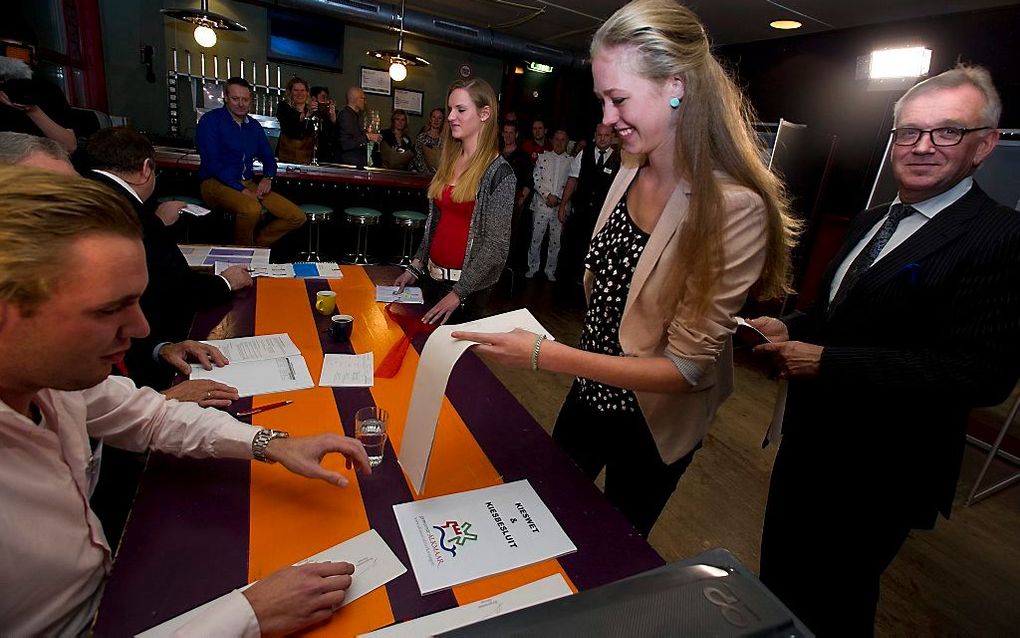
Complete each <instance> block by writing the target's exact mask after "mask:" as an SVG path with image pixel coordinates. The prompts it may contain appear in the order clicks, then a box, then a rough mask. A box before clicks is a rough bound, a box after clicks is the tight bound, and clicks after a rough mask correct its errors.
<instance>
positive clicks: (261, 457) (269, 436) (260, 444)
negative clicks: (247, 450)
mask: <svg viewBox="0 0 1020 638" xmlns="http://www.w3.org/2000/svg"><path fill="white" fill-rule="evenodd" d="M289 436H290V434H288V433H287V432H284V431H283V430H270V429H267V428H260V429H259V431H258V432H256V433H255V438H254V439H252V441H251V455H252V457H254V458H255V460H256V461H262V462H263V463H276V461H274V460H272V459H270V458H267V457H266V447H268V446H269V442H270V441H272V440H273V439H286V438H287V437H289Z"/></svg>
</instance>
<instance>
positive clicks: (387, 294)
mask: <svg viewBox="0 0 1020 638" xmlns="http://www.w3.org/2000/svg"><path fill="white" fill-rule="evenodd" d="M375 300H376V301H382V302H383V303H390V302H393V301H395V302H397V303H425V297H424V296H422V293H421V288H418V287H417V286H408V287H406V288H404V290H403V291H402V292H397V287H396V286H376V287H375Z"/></svg>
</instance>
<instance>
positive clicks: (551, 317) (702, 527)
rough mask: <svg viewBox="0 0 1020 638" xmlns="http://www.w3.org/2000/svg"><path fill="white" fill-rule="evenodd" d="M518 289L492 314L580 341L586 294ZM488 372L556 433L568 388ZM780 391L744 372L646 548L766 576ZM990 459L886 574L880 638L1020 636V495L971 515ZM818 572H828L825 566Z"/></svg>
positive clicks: (543, 287) (974, 464) (546, 287)
mask: <svg viewBox="0 0 1020 638" xmlns="http://www.w3.org/2000/svg"><path fill="white" fill-rule="evenodd" d="M509 282H510V278H509V276H508V275H505V276H504V279H503V280H502V281H501V282H500V285H499V287H498V289H497V291H498V292H497V294H495V295H494V296H493V306H494V309H495V310H509V309H513V308H519V307H522V306H524V307H527V308H528V309H530V310H531V311H532V313H534V314H535V316H537V317H538V319H539V320H540V321H541V322H542V323H543V325H545V326H546V328H548V329H549V330H550V331H551V332H552V333H553V334H554V335H555V336H556V338H557V339H559V340H561V341H563V342H565V343H568V344H572V345H573V344H576V343H577V340H578V337H579V335H580V328H581V320H582V319H583V313H584V305H583V297H582V295H581V292H580V288H579V287H576V286H570V285H566V284H562V283H560V284H551V283H548V282H546V281H544V280H542V279H540V278H539V279H536V280H526V279H523V278H518V279H517V281H516V282H515V284H516V286H515V290H514V291H513V294H512V296H511V294H510V290H509ZM491 367H492V368H493V370H494V372H495V373H496V374H497V375H498V376H499V377H500V378H501V379H502V381H503V382H504V383H505V384H506V386H507V387H508V388H510V390H511V391H512V392H513V393H514V394H515V395H516V396H517V398H518V400H520V402H521V403H522V404H523V405H524V406H525V407H526V408H527V409H528V410H529V411H530V412H531V414H532V415H533V416H534V417H535V419H537V420H538V422H539V423H541V424H542V425H543V426H544V427H545V428H546V429H547V430H551V428H552V424H553V422H554V421H555V418H556V414H557V412H558V411H559V407H560V404H561V403H562V401H563V398H564V397H565V396H566V393H567V389H568V387H569V385H570V382H571V379H569V378H566V377H563V376H559V375H554V374H551V373H545V372H538V373H533V372H531V371H528V370H510V369H507V368H502V367H498V366H491ZM775 394H776V388H775V383H774V382H773V381H770V380H768V379H766V378H764V377H763V376H761V375H760V374H758V373H757V372H754V371H752V370H747V369H738V370H737V384H736V391H735V392H734V394H733V396H732V397H731V398H730V399H729V400H728V401H727V402H726V404H725V405H724V406H723V408H722V409H721V410H720V413H719V414H718V416H717V418H716V421H715V423H714V424H713V426H712V429H711V431H710V432H709V434H708V437H707V439H706V440H705V445H704V448H703V449H702V450H701V451H700V452H698V454H697V455H696V457H695V460H694V463H693V464H692V465H691V467H690V469H689V470H688V471H687V474H686V475H685V476H684V478H683V480H682V481H681V482H680V487H679V488H678V490H677V492H676V493H675V494H674V495H673V498H672V499H671V500H670V502H669V504H668V505H667V507H666V510H665V512H664V513H663V515H662V517H661V518H660V519H659V522H658V523H657V524H656V526H655V529H653V530H652V534H651V536H650V538H649V541H650V542H651V544H652V545H653V546H654V547H655V549H656V550H657V551H658V552H659V554H661V555H662V557H663V558H664V559H666V560H668V561H672V560H677V559H680V558H685V557H688V556H692V555H694V554H697V553H699V552H701V551H702V550H705V549H708V548H713V547H725V548H727V549H729V550H730V551H732V552H733V553H734V554H735V555H736V556H738V557H739V558H740V559H741V560H742V561H743V562H744V563H745V564H746V565H748V566H749V567H750V568H751V569H754V570H757V567H758V559H759V555H758V542H759V537H760V534H761V524H762V516H763V514H764V509H765V498H766V494H767V491H768V480H769V473H770V472H771V469H772V462H773V460H774V458H775V450H774V449H768V450H762V449H761V447H760V443H761V438H762V433H763V432H764V430H765V428H766V426H767V424H768V421H769V419H770V417H771V414H772V407H773V403H774V400H775ZM992 412H993V414H988V415H983V416H987V417H988V418H992V419H994V418H998V422H999V423H1001V417H1002V416H1004V414H1005V409H1004V408H1003V407H999V408H996V409H995V410H994V411H992ZM984 458H985V453H984V452H982V451H980V450H979V449H977V448H974V447H971V446H968V449H967V451H966V456H965V459H964V466H963V473H962V477H961V479H960V485H959V487H958V490H957V502H956V505H955V510H954V514H953V517H952V519H951V520H949V521H946V520H940V521H939V524H938V526H937V527H936V529H935V530H934V531H914V532H913V533H911V535H910V538H909V539H908V540H907V543H906V545H905V546H904V548H903V550H902V551H901V552H900V554H899V556H898V557H897V558H896V560H895V562H894V563H893V564H892V566H891V567H890V569H889V570H888V571H887V573H886V574H885V576H884V578H883V581H882V599H881V602H880V606H879V612H878V621H877V633H878V635H880V636H1016V635H1018V634H1020V604H1018V603H1017V600H1018V594H1020V534H1018V532H1020V507H1018V506H1020V486H1014V487H1012V488H1009V489H1007V490H1006V491H1004V492H1001V493H999V494H996V495H994V496H992V497H990V498H989V499H987V500H985V501H982V502H980V503H978V504H976V505H974V506H972V507H964V506H963V500H964V499H965V498H966V495H967V493H968V492H969V491H970V487H971V485H972V484H973V481H974V479H975V477H976V475H977V473H978V471H979V469H980V466H981V463H982V462H983V460H984ZM1014 469H1015V468H1013V467H1012V466H1009V465H1006V464H999V463H998V462H997V463H996V464H995V465H993V468H992V470H991V473H992V474H994V475H996V476H1002V475H1003V474H1004V473H1006V472H1009V471H1012V470H1014ZM996 471H997V472H998V474H996ZM986 482H987V480H986ZM838 551H839V549H838V548H833V552H838ZM819 569H820V570H822V571H823V573H824V570H825V569H826V566H825V565H824V564H823V565H819ZM832 577H834V578H838V574H835V573H834V574H833V575H832Z"/></svg>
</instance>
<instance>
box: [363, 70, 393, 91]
mask: <svg viewBox="0 0 1020 638" xmlns="http://www.w3.org/2000/svg"><path fill="white" fill-rule="evenodd" d="M361 90H362V91H364V92H365V93H372V94H374V95H390V94H391V93H392V84H391V82H390V72H389V71H387V70H385V69H373V68H372V67H369V66H363V67H361Z"/></svg>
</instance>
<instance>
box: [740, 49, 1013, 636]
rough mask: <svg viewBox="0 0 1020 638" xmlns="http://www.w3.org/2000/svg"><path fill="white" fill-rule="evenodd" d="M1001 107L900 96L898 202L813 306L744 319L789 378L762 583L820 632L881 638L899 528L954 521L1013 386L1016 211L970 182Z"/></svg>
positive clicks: (934, 84) (852, 245)
mask: <svg viewBox="0 0 1020 638" xmlns="http://www.w3.org/2000/svg"><path fill="white" fill-rule="evenodd" d="M1001 110H1002V106H1001V102H1000V101H999V96H998V93H997V92H996V90H995V87H994V85H993V84H992V80H991V77H990V76H989V74H988V72H987V71H986V70H984V69H982V68H980V67H967V66H960V67H957V68H955V69H952V70H950V71H947V72H945V73H942V74H941V75H937V76H935V77H932V78H930V79H928V80H925V81H924V82H921V83H920V84H917V85H916V86H914V87H913V88H912V89H910V90H909V91H907V93H906V94H905V95H904V96H903V98H901V99H900V101H899V102H898V103H897V104H896V110H895V116H894V121H895V127H896V128H894V129H893V131H892V141H893V146H892V157H891V160H892V167H893V174H894V176H895V178H896V182H897V184H898V186H899V194H898V195H897V197H896V199H895V200H893V202H892V204H891V205H890V204H883V205H881V206H878V207H875V208H873V209H871V210H868V211H865V212H864V213H862V214H860V215H858V216H857V217H856V218H855V219H854V220H853V222H852V223H851V225H850V229H849V233H848V236H847V239H846V242H845V243H844V244H843V247H842V249H841V250H840V252H839V254H838V255H837V256H836V258H835V259H834V260H833V261H832V263H830V264H829V268H828V271H827V272H826V275H825V277H824V279H823V280H822V287H821V290H820V293H819V298H818V301H817V302H816V303H815V304H814V305H813V306H812V307H811V308H809V309H808V310H807V311H806V312H803V313H800V312H798V313H795V314H794V315H791V316H788V317H785V318H784V319H783V320H782V321H780V320H778V319H774V318H771V317H761V318H758V319H753V320H751V324H752V325H753V326H754V327H756V328H758V329H759V330H761V331H762V332H764V333H765V334H766V335H767V336H768V337H769V338H770V339H771V340H772V341H773V342H775V343H772V344H765V345H762V346H758V347H757V348H756V349H755V350H756V352H759V353H761V354H763V355H765V356H768V357H770V358H771V360H772V363H773V364H774V365H775V367H776V369H777V370H778V372H779V376H780V377H782V378H788V379H790V382H789V383H790V385H789V398H788V401H787V404H786V414H785V419H784V424H783V426H784V431H783V441H782V445H781V446H780V448H779V454H778V456H777V457H776V462H775V467H774V469H773V471H772V483H771V487H770V490H769V501H768V507H767V510H766V513H765V527H764V530H763V533H762V553H761V579H762V581H763V582H764V583H765V584H766V585H767V586H768V587H769V588H770V589H772V591H774V592H775V593H776V594H777V595H778V596H779V597H780V598H781V599H782V600H783V602H784V603H786V604H787V605H788V606H789V607H790V608H791V609H792V610H793V611H794V613H796V614H797V615H798V616H800V617H801V619H803V620H804V622H805V623H806V624H807V625H808V627H810V628H811V629H812V630H814V631H815V632H816V633H817V634H818V635H820V636H827V635H848V636H867V635H870V634H871V633H872V632H873V627H874V620H875V609H876V605H877V602H878V594H879V580H880V577H881V575H882V572H883V571H884V570H885V568H886V567H887V566H888V565H889V564H890V563H891V562H892V560H893V558H894V557H895V556H896V554H897V552H898V551H899V549H900V547H901V546H902V545H903V542H904V541H905V540H906V538H907V534H908V532H909V531H910V530H911V529H915V528H918V529H930V528H932V527H934V525H935V521H936V518H937V516H938V514H939V513H942V514H943V515H944V516H949V512H950V508H951V506H952V502H953V495H954V492H955V487H956V481H957V479H958V478H959V475H960V465H961V462H962V457H963V446H964V435H965V431H966V427H967V417H968V414H969V412H970V410H971V409H972V408H974V407H976V406H982V405H994V404H996V403H999V402H1001V401H1003V400H1004V399H1005V398H1006V397H1007V396H1008V395H1009V393H1010V391H1011V390H1012V389H1013V386H1014V385H1015V384H1016V382H1017V377H1018V376H1020V294H1018V291H1020V213H1018V212H1017V211H1015V210H1013V209H1011V208H1007V207H1006V206H1002V205H1001V204H999V203H997V202H995V201H993V200H992V199H991V198H989V197H988V196H987V195H986V194H985V193H984V191H982V190H981V188H980V187H979V186H978V185H977V184H975V183H974V178H973V175H974V172H975V170H977V168H978V166H980V164H981V162H982V161H984V159H985V158H987V157H988V155H989V154H990V153H991V152H992V151H993V150H994V149H995V145H996V141H997V140H998V131H997V130H996V126H998V121H999V114H1000V113H1001Z"/></svg>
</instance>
